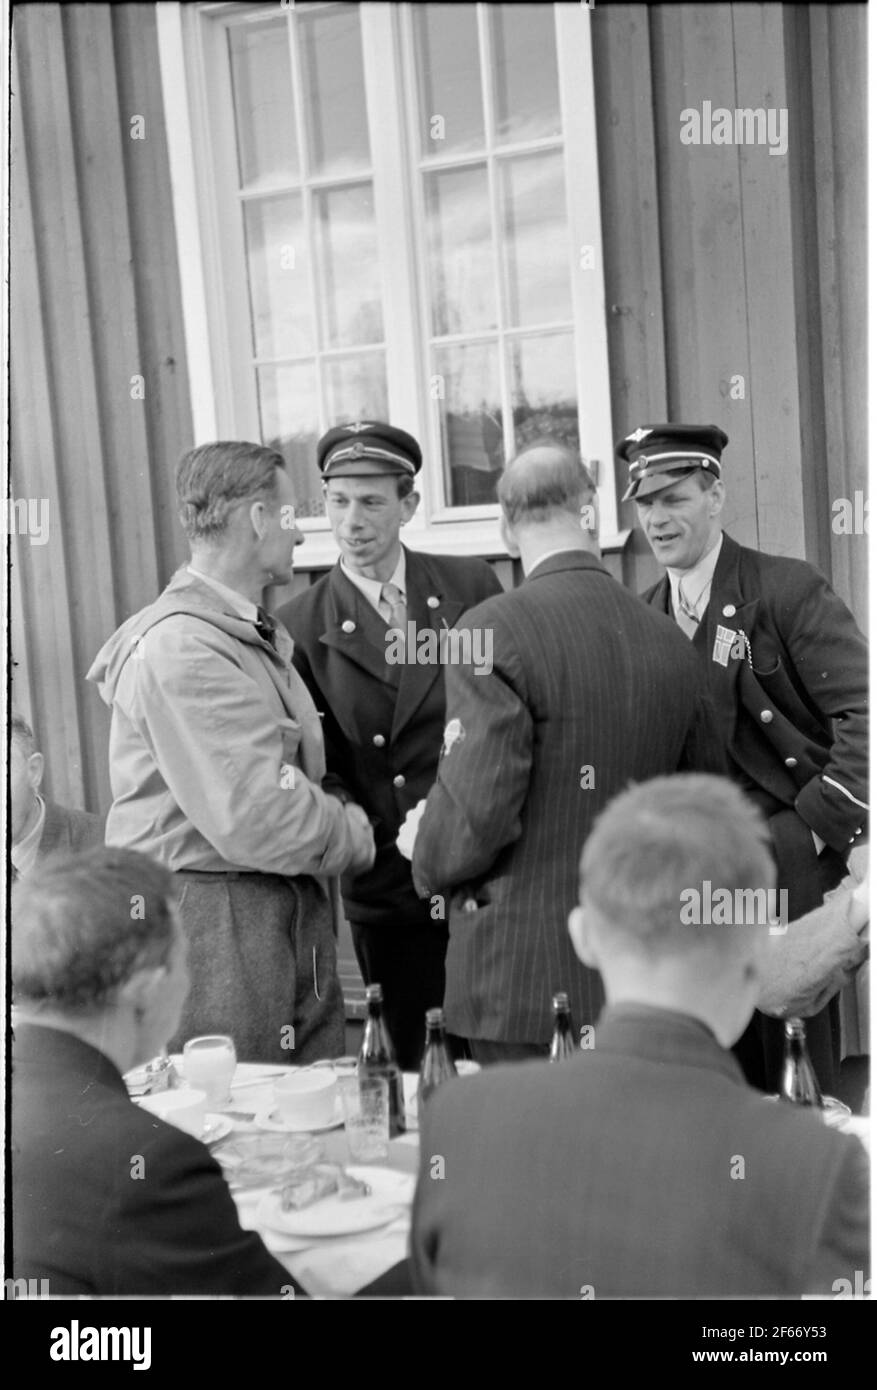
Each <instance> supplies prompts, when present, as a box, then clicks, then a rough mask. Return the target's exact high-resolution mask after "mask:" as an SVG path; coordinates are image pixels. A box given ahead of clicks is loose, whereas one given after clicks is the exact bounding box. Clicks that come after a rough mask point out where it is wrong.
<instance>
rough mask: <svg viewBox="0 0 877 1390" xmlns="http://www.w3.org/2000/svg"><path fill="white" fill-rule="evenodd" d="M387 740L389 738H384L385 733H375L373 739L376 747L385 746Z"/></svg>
mask: <svg viewBox="0 0 877 1390" xmlns="http://www.w3.org/2000/svg"><path fill="white" fill-rule="evenodd" d="M386 742H387V740H386V739H385V738H384V735H383V734H375V736H374V738H373V739H372V743H373V744H374V746H375V748H383V746H384V744H385V743H386Z"/></svg>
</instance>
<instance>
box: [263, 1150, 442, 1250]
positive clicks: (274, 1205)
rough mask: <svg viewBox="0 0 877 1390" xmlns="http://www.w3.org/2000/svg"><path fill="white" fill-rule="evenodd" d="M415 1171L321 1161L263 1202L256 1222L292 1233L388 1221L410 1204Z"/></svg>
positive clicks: (334, 1232)
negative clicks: (401, 1171) (348, 1165)
mask: <svg viewBox="0 0 877 1390" xmlns="http://www.w3.org/2000/svg"><path fill="white" fill-rule="evenodd" d="M413 1197H414V1175H413V1173H400V1172H397V1171H396V1170H395V1169H392V1168H360V1167H351V1168H342V1167H341V1166H340V1165H339V1164H335V1163H317V1164H314V1165H313V1166H312V1167H311V1168H309V1169H308V1170H306V1171H303V1172H301V1173H297V1174H295V1175H294V1176H293V1177H292V1178H291V1179H290V1180H289V1181H287V1182H285V1183H283V1184H282V1186H280V1188H279V1189H278V1190H277V1191H274V1192H268V1193H266V1195H265V1196H264V1197H263V1198H262V1201H261V1202H260V1203H259V1207H258V1210H257V1213H256V1224H257V1225H258V1226H264V1227H266V1228H267V1229H268V1230H271V1231H280V1232H282V1233H283V1234H284V1235H292V1236H344V1235H354V1234H355V1233H357V1232H359V1231H374V1230H377V1229H378V1227H380V1226H387V1225H389V1223H390V1222H391V1221H395V1219H396V1217H397V1216H399V1215H401V1213H402V1212H404V1211H405V1210H406V1208H407V1207H409V1206H410V1204H411V1201H412V1199H413Z"/></svg>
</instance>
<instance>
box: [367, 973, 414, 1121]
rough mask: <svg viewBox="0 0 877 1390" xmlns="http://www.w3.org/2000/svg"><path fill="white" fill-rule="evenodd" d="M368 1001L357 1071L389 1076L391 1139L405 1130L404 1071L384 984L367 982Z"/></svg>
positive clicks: (369, 1074) (371, 1074)
mask: <svg viewBox="0 0 877 1390" xmlns="http://www.w3.org/2000/svg"><path fill="white" fill-rule="evenodd" d="M365 1000H366V1005H367V1007H368V1014H367V1016H366V1020H365V1031H364V1032H363V1035H362V1047H361V1048H360V1050H359V1062H358V1066H357V1073H358V1075H359V1076H385V1077H386V1078H387V1082H388V1087H389V1092H390V1138H391V1139H395V1137H396V1135H397V1134H404V1133H405V1091H404V1089H403V1087H402V1072H401V1070H400V1068H399V1063H398V1062H397V1061H396V1053H395V1051H394V1050H393V1044H392V1042H391V1040H390V1034H389V1031H388V1029H387V1025H386V1023H385V1022H384V1014H383V1008H382V1005H383V1002H384V993H383V990H382V989H381V986H380V985H367V986H366V990H365Z"/></svg>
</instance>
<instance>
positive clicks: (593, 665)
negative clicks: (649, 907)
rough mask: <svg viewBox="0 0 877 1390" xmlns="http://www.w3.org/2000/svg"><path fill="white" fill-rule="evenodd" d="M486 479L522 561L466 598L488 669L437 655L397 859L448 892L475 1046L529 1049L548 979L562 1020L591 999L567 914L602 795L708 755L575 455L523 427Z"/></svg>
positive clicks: (703, 712)
mask: <svg viewBox="0 0 877 1390" xmlns="http://www.w3.org/2000/svg"><path fill="white" fill-rule="evenodd" d="M498 493H499V500H500V504H501V507H502V512H503V521H502V526H503V534H504V537H505V541H506V545H507V547H508V548H509V550H510V551H511V553H512V554H515V555H518V554H519V555H520V556H521V560H522V563H523V567H524V572H525V574H526V579H525V581H524V583H523V584H522V585H521V586H520V587H519V588H517V589H514V590H512V591H511V592H510V593H507V594H501V595H499V596H498V597H496V598H491V599H488V600H486V602H484V603H482V604H479V605H478V607H477V608H475V609H473V610H472V611H471V612H470V613H468V614H467V616H466V619H465V623H464V627H465V628H466V629H468V630H470V631H472V633H473V640H472V649H473V651H474V649H475V645H476V643H475V637H476V636H480V638H481V645H482V646H488V645H489V646H490V647H491V648H492V670H491V671H490V672H487V673H485V672H479V671H478V670H477V668H475V667H474V666H473V665H472V664H467V663H465V662H462V663H459V664H455V665H449V666H448V669H447V713H448V720H449V723H448V727H447V730H446V737H445V744H444V746H445V754H444V756H443V757H442V759H441V761H440V763H439V772H438V780H437V782H436V785H435V786H434V787H433V789H432V791H431V792H430V794H429V796H428V798H427V802H426V808H425V810H424V811H423V816H422V820H421V822H420V826H419V829H418V833H417V837H416V841H415V845H414V858H413V863H412V869H413V876H414V882H415V885H416V886H417V888H418V890H419V891H420V892H421V893H423V894H427V895H429V894H435V893H446V894H448V895H449V897H450V946H449V949H448V983H447V990H446V995H445V1012H446V1015H447V1021H448V1026H449V1027H450V1028H451V1029H452V1031H453V1032H455V1033H459V1034H462V1035H463V1036H465V1037H466V1038H468V1039H469V1046H470V1048H471V1050H472V1054H473V1056H474V1057H475V1058H476V1060H479V1061H482V1062H493V1061H500V1060H504V1059H511V1058H520V1057H526V1056H530V1055H540V1054H544V1053H545V1052H546V1051H547V1046H548V1043H549V1040H550V1038H551V1033H552V1024H553V1019H552V1008H551V1002H552V994H553V993H554V992H555V991H558V990H565V991H566V992H567V993H568V994H569V996H570V1003H571V1006H572V1014H573V1023H574V1026H575V1027H576V1028H577V1029H579V1028H581V1027H582V1026H583V1025H586V1024H592V1023H593V1022H594V1021H595V1020H596V1018H597V1015H598V1014H599V1011H600V1005H601V1003H602V990H601V988H600V982H599V979H598V977H597V976H596V974H595V973H594V972H593V971H589V970H587V969H586V968H585V967H584V966H583V965H582V964H581V963H580V962H579V960H578V959H577V957H576V955H575V953H574V951H573V949H572V946H571V944H570V941H569V936H568V934H567V931H566V919H567V916H568V914H569V911H570V909H571V908H572V907H573V905H574V904H575V901H576V857H577V855H578V853H579V851H580V849H581V844H582V841H583V840H584V838H585V837H586V835H587V833H588V831H589V829H590V827H591V825H592V823H593V820H594V818H595V817H596V815H597V814H598V812H599V811H600V810H601V808H602V807H603V806H605V804H606V802H607V801H609V799H610V798H611V797H612V796H614V795H615V793H616V792H618V791H619V790H620V789H621V788H622V787H624V786H626V784H627V783H628V782H630V781H631V780H634V781H637V780H641V779H643V778H646V777H652V776H656V775H658V774H659V773H664V772H673V771H675V770H676V769H678V768H683V769H688V768H697V769H708V770H714V771H721V770H722V769H723V768H724V755H723V753H722V749H721V740H720V739H719V737H718V732H717V730H716V728H715V725H714V722H713V719H712V712H711V710H710V708H709V701H708V698H707V695H706V688H705V686H706V683H705V681H704V680H703V677H702V674H701V672H700V668H699V665H698V662H697V660H696V658H694V654H693V653H692V651H691V648H690V647H689V646H688V645H687V644H686V643H685V642H684V641H680V640H679V637H680V634H679V632H678V630H677V629H676V628H675V626H674V624H672V623H670V622H668V621H667V619H666V618H664V617H662V616H660V615H658V614H652V613H649V611H648V609H646V608H644V606H643V605H642V604H641V603H640V602H639V601H638V600H637V599H636V598H635V596H634V595H633V594H630V593H629V592H628V591H627V590H626V589H624V588H623V587H622V586H621V585H620V584H618V583H616V581H615V580H614V579H613V578H612V576H611V575H610V574H609V573H608V571H607V570H605V569H604V568H603V566H602V565H601V563H600V560H599V558H598V556H599V552H598V550H597V542H596V539H595V537H594V536H593V535H592V533H591V532H590V531H589V530H587V529H584V528H583V525H582V523H583V522H584V521H585V520H590V514H591V513H592V512H593V511H594V508H595V496H596V494H595V492H594V487H593V483H592V481H591V478H590V476H589V474H588V473H587V470H586V469H584V468H583V466H582V465H581V463H580V461H579V460H578V459H577V458H576V456H575V455H574V454H572V453H571V452H570V451H569V450H566V449H564V448H562V447H561V446H559V445H556V444H554V443H548V444H536V445H530V446H529V447H528V448H527V449H526V450H524V452H523V453H521V454H520V455H519V456H518V458H517V459H515V460H514V461H513V462H512V463H511V464H510V465H509V467H508V468H507V469H506V471H505V473H504V474H503V477H502V479H501V481H500V484H499V489H498ZM488 638H489V639H490V641H489V643H488V640H487V639H488Z"/></svg>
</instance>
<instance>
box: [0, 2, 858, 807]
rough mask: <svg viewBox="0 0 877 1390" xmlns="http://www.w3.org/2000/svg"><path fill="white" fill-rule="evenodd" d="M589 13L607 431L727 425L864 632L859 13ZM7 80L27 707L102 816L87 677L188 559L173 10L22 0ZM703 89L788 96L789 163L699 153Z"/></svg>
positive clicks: (755, 496)
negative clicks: (693, 136)
mask: <svg viewBox="0 0 877 1390" xmlns="http://www.w3.org/2000/svg"><path fill="white" fill-rule="evenodd" d="M591 24H592V34H593V48H594V68H595V83H596V100H597V128H598V148H599V160H600V179H601V203H602V217H603V244H604V255H605V266H604V274H605V279H606V301H607V313H608V325H607V326H608V335H609V353H610V377H611V387H612V410H613V423H614V429H615V434H616V436H619V435H621V434H624V433H626V432H627V431H628V430H629V429H632V428H633V426H634V425H636V424H641V423H643V422H649V421H653V420H662V419H667V418H676V419H689V420H702V421H714V422H715V423H716V424H719V425H721V426H722V428H723V429H725V430H726V431H727V432H728V434H729V436H730V439H731V443H730V445H729V448H728V451H727V472H726V476H727V482H728V489H729V503H728V512H727V517H728V525H729V529H730V530H731V531H732V532H733V533H734V534H735V535H736V536H737V538H738V539H739V540H741V541H743V542H744V543H746V544H751V545H759V546H761V547H762V548H764V549H766V550H772V551H776V552H779V553H784V554H790V555H798V556H804V557H806V558H808V559H810V560H812V561H813V562H814V563H816V564H818V565H819V566H820V567H821V568H822V569H823V570H824V571H825V572H826V573H827V574H828V575H829V577H830V578H831V579H832V581H833V582H834V584H835V586H836V587H837V589H838V591H839V592H840V593H841V594H842V596H843V597H844V598H845V599H846V600H847V602H849V603H850V604H851V606H852V607H853V609H854V611H855V612H856V614H857V616H858V617H859V619H860V621H861V622H862V623H864V621H865V595H866V554H867V538H865V537H863V536H853V537H850V536H840V535H836V534H835V533H834V532H833V531H832V527H831V516H832V513H831V504H832V502H833V501H834V500H835V499H837V498H840V497H849V498H850V499H852V498H853V497H854V494H855V491H856V490H857V489H859V490H861V491H862V492H864V491H865V489H866V481H867V480H866V463H865V460H866V436H865V410H864V401H865V399H866V394H865V380H864V373H865V361H866V350H865V300H864V285H865V237H864V216H865V214H864V197H865V195H864V190H865V136H864V132H865V116H864V92H865V77H864V65H865V50H866V44H865V7H864V5H847V4H840V5H786V6H781V5H757V4H754V5H746V4H739V5H738V4H711V5H696V6H695V5H678V6H677V5H657V6H648V5H611V6H610V5H599V4H598V5H597V6H596V7H595V9H594V10H593V12H592V13H591ZM13 93H14V100H13V106H12V132H11V140H12V170H11V227H10V237H11V256H12V261H11V286H10V289H11V329H12V397H11V421H10V424H11V448H12V455H11V457H12V463H11V468H12V489H13V496H14V497H15V498H32V499H34V500H35V501H39V500H40V499H47V500H48V503H49V521H50V538H49V541H48V543H47V544H46V545H36V544H31V542H30V541H29V539H28V538H27V536H26V535H24V536H23V535H15V536H14V537H13V538H12V555H13V576H12V580H13V583H12V610H11V627H12V646H13V657H14V659H15V661H16V662H17V666H16V668H15V671H14V686H13V696H14V700H15V703H16V705H17V706H19V707H20V708H21V710H22V712H23V713H24V714H25V715H26V716H27V717H29V718H30V719H31V721H32V722H33V724H34V727H35V731H36V734H37V738H38V741H39V743H40V745H41V747H42V748H43V751H44V752H45V754H46V759H47V765H48V774H47V786H48V789H49V791H50V793H51V795H53V796H55V797H57V798H58V799H59V800H61V801H63V802H66V803H68V804H70V805H74V806H86V807H88V808H89V809H98V808H103V807H106V805H107V803H108V798H109V783H108V776H107V766H106V738H107V729H108V718H107V714H106V711H105V710H104V708H103V706H102V705H101V702H100V700H99V699H98V697H97V694H96V692H95V691H93V690H92V689H91V688H90V687H88V686H87V685H86V683H85V681H84V675H85V671H86V670H87V669H88V666H89V664H90V662H91V660H92V657H93V656H94V653H95V652H96V651H97V650H98V648H99V647H100V645H101V643H102V642H103V641H104V639H105V638H106V636H107V634H108V633H109V632H110V631H111V630H112V629H113V628H114V627H115V626H116V625H117V624H118V623H119V622H121V621H122V619H123V618H124V617H126V616H127V615H128V614H129V613H130V612H132V611H133V610H134V609H136V608H137V607H139V606H140V605H142V604H144V603H146V602H147V601H148V600H149V599H151V598H152V597H153V596H154V595H155V593H156V592H157V590H158V589H159V588H160V587H161V586H162V585H163V584H164V583H165V582H166V581H167V579H168V578H169V576H170V574H171V573H172V572H173V570H174V568H175V567H176V566H177V565H178V564H179V563H180V562H181V561H182V559H183V558H184V555H185V546H184V542H183V537H182V534H181V532H180V530H179V527H178V525H177V521H176V516H175V510H174V503H173V485H172V469H173V465H174V462H175V460H176V459H177V457H178V456H179V454H180V452H181V451H182V450H183V449H185V448H186V447H188V446H189V445H190V443H191V441H192V422H191V411H190V405H189V396H188V381H187V375H186V367H185V345H184V339H183V326H182V317H181V311H180V284H179V271H178V266H177V256H176V243H175V229H174V222H173V208H172V203H171V193H170V177H169V171H168V161H167V149H166V142H165V132H164V122H163V111H162V101H161V85H160V73H159V65H158V49H157V43H156V22H155V9H154V6H151V5H147V4H137V5H103V4H86V5H57V4H37V5H22V6H17V7H16V8H15V11H14V22H13ZM704 100H709V101H711V102H712V104H713V107H716V106H727V107H729V108H730V109H734V108H735V107H737V106H740V107H759V106H764V107H770V106H774V107H787V108H788V110H789V153H788V155H787V156H786V157H783V158H780V157H778V156H772V155H770V154H769V153H768V150H767V148H766V147H754V148H753V147H750V148H747V147H740V148H737V147H733V146H732V147H726V146H712V147H693V146H685V145H682V143H681V141H680V139H679V131H680V119H679V118H680V111H681V110H682V109H683V108H684V107H686V106H692V107H695V108H699V107H700V105H701V103H702V102H703V101H704ZM137 116H141V117H142V118H143V120H144V121H145V136H146V138H145V139H144V140H134V139H132V138H131V121H132V117H137ZM735 375H742V376H743V378H744V381H745V390H746V395H745V399H744V400H741V401H736V400H733V399H731V394H730V381H731V377H732V376H735ZM138 376H142V377H143V380H144V399H142V400H140V399H137V398H136V392H135V395H133V396H132V387H131V383H132V378H134V377H138ZM622 483H623V479H622V478H621V477H619V484H622ZM624 510H625V518H624V524H625V525H635V516H634V514H633V513H634V509H633V507H632V506H631V505H630V504H629V505H628V507H626V508H625V509H624ZM609 564H610V568H611V569H612V571H613V573H615V574H616V575H617V576H618V577H619V578H621V579H623V581H624V582H625V583H627V584H629V585H631V586H633V587H635V588H642V587H644V586H645V584H646V583H648V582H650V581H651V580H652V579H653V578H655V577H656V575H657V568H656V566H655V564H654V561H653V560H652V558H651V555H650V553H649V552H648V548H647V546H646V545H645V543H644V541H643V538H642V536H641V535H640V534H639V533H636V532H635V534H634V535H633V537H632V538H631V541H630V542H629V544H628V547H627V550H626V552H625V554H624V555H623V556H612V557H610V558H609ZM497 569H498V571H499V573H500V578H501V579H502V582H503V583H504V584H505V585H506V586H507V587H508V586H510V585H511V584H512V583H514V582H515V581H516V577H517V576H516V574H515V567H513V566H512V564H511V562H509V561H501V562H498V564H497ZM314 577H317V576H315V575H312V574H307V573H303V574H301V575H300V576H299V577H298V580H297V584H298V585H305V584H308V583H310V582H311V581H312V579H313V578H314Z"/></svg>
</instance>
